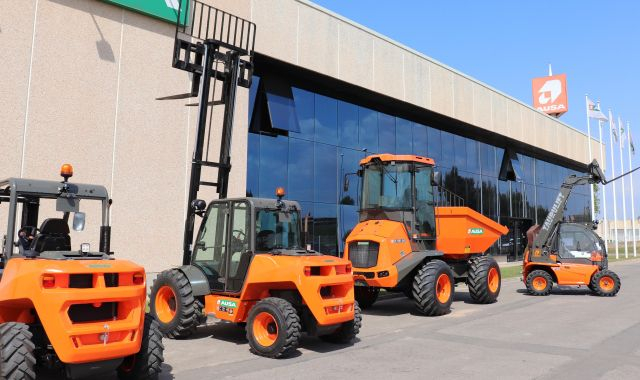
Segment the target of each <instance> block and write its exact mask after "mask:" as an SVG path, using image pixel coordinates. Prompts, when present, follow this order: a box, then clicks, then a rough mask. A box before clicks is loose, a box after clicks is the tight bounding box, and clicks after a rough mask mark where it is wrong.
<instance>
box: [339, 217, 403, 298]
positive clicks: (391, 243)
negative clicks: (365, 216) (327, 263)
mask: <svg viewBox="0 0 640 380" xmlns="http://www.w3.org/2000/svg"><path fill="white" fill-rule="evenodd" d="M365 240H368V241H373V242H376V243H378V244H380V251H379V254H378V262H377V264H376V265H375V266H373V267H371V268H354V277H355V279H356V280H364V281H366V282H367V285H369V286H375V287H380V288H393V287H395V286H396V285H397V284H398V281H399V280H400V279H399V278H398V270H397V268H396V267H395V264H397V263H398V261H400V260H402V259H406V258H409V257H410V256H411V251H412V250H411V242H410V240H409V237H408V236H407V230H406V229H405V228H404V226H403V225H402V223H400V222H395V221H392V220H367V221H365V222H361V223H358V225H356V226H355V228H354V229H353V230H352V231H351V233H350V234H349V236H348V237H347V242H346V244H345V248H344V257H345V259H349V243H351V242H352V241H365ZM384 271H388V272H389V275H388V276H384V277H380V276H379V275H378V274H379V272H384ZM364 273H372V275H370V278H366V277H365V276H364Z"/></svg>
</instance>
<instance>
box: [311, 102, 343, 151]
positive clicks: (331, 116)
mask: <svg viewBox="0 0 640 380" xmlns="http://www.w3.org/2000/svg"><path fill="white" fill-rule="evenodd" d="M316 141H317V142H322V143H326V144H333V145H336V144H337V143H338V102H337V101H336V100H335V99H331V98H328V97H326V96H322V95H318V94H316Z"/></svg>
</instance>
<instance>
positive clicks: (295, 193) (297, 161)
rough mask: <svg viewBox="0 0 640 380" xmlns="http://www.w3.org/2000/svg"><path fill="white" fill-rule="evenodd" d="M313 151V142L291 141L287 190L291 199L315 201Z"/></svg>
mask: <svg viewBox="0 0 640 380" xmlns="http://www.w3.org/2000/svg"><path fill="white" fill-rule="evenodd" d="M313 151H314V144H313V142H311V141H305V140H298V139H290V140H289V165H288V172H289V173H288V174H289V188H288V189H286V190H287V192H288V197H289V198H291V199H296V200H300V201H313V190H314V188H315V187H314V178H313V177H314V176H313V157H314V152H313ZM281 170H282V169H281Z"/></svg>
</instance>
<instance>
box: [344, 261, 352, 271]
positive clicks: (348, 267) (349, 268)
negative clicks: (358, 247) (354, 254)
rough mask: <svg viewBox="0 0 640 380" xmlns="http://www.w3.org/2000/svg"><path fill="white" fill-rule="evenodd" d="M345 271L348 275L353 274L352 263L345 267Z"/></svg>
mask: <svg viewBox="0 0 640 380" xmlns="http://www.w3.org/2000/svg"><path fill="white" fill-rule="evenodd" d="M344 271H345V272H346V273H347V274H349V273H351V264H350V263H349V264H347V265H346V266H345V267H344Z"/></svg>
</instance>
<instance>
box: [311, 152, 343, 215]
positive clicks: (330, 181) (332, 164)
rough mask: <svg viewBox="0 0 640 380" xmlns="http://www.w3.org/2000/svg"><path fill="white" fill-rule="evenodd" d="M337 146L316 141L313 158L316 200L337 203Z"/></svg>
mask: <svg viewBox="0 0 640 380" xmlns="http://www.w3.org/2000/svg"><path fill="white" fill-rule="evenodd" d="M337 154H338V152H337V147H335V146H333V145H325V144H320V143H316V145H315V160H314V182H315V186H316V189H318V191H316V192H315V196H314V199H315V201H316V202H326V203H333V204H336V203H337V201H338V200H337V194H338V178H337V175H338V168H337Z"/></svg>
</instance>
